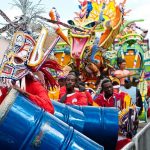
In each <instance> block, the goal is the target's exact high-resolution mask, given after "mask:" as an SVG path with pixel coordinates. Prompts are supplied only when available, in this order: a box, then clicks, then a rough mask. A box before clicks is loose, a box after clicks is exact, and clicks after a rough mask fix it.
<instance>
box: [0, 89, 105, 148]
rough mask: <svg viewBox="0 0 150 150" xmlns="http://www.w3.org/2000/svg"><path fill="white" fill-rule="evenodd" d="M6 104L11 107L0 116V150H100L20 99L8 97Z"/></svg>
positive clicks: (18, 95) (36, 107) (26, 101)
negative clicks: (8, 102) (10, 102)
mask: <svg viewBox="0 0 150 150" xmlns="http://www.w3.org/2000/svg"><path fill="white" fill-rule="evenodd" d="M10 93H11V92H10ZM10 93H9V94H10ZM13 98H15V100H13ZM8 99H9V100H8ZM7 100H8V101H10V100H12V104H10V105H9V106H7V107H5V108H7V110H6V109H5V108H4V106H3V108H4V110H6V111H5V113H4V112H3V114H4V115H0V149H1V150H33V149H34V150H35V149H38V150H39V149H40V150H75V149H76V150H80V149H82V150H103V147H102V146H100V145H98V144H97V143H95V142H94V141H92V140H91V139H89V138H87V137H86V136H84V135H83V134H81V133H80V132H78V131H76V130H74V129H73V127H70V126H68V125H67V124H66V123H64V122H63V121H61V120H59V119H58V118H56V117H55V116H53V115H51V114H49V113H47V112H45V111H44V110H43V109H41V108H39V107H38V106H35V105H34V104H33V103H31V102H30V101H29V100H28V99H27V98H25V97H24V96H23V95H21V94H18V93H15V94H14V95H13V96H12V95H11V97H10V95H8V97H6V98H5V100H4V101H5V103H6V102H7ZM13 101H14V102H13ZM1 105H3V103H2V104H1ZM0 108H2V107H1V106H0ZM0 111H3V110H0Z"/></svg>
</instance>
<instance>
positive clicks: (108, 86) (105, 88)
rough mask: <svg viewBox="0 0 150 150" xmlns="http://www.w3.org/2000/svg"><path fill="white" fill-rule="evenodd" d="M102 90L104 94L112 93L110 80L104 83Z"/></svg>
mask: <svg viewBox="0 0 150 150" xmlns="http://www.w3.org/2000/svg"><path fill="white" fill-rule="evenodd" d="M103 91H104V92H105V94H106V95H113V86H112V83H111V82H107V83H104V85H103Z"/></svg>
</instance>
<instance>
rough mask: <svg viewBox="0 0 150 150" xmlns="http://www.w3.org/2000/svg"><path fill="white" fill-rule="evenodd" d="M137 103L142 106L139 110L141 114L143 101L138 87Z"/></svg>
mask: <svg viewBox="0 0 150 150" xmlns="http://www.w3.org/2000/svg"><path fill="white" fill-rule="evenodd" d="M136 105H137V106H138V107H140V108H141V109H140V112H139V115H140V114H141V112H142V110H143V101H142V96H141V93H140V90H139V89H138V88H137V89H136Z"/></svg>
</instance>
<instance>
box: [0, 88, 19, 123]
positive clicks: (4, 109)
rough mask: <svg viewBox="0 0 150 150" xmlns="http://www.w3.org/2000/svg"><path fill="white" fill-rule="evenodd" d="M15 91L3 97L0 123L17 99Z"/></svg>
mask: <svg viewBox="0 0 150 150" xmlns="http://www.w3.org/2000/svg"><path fill="white" fill-rule="evenodd" d="M17 93H18V92H17V90H15V89H11V91H10V92H9V94H8V95H7V96H6V97H5V99H4V100H3V102H2V103H1V105H0V121H1V119H2V118H3V117H4V116H5V114H6V113H7V110H9V108H10V107H11V105H12V104H13V103H14V101H15V99H16V97H17Z"/></svg>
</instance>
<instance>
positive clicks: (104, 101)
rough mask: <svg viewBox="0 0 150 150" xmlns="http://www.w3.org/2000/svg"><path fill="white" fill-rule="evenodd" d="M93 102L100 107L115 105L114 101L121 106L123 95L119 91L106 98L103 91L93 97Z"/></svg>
mask: <svg viewBox="0 0 150 150" xmlns="http://www.w3.org/2000/svg"><path fill="white" fill-rule="evenodd" d="M115 101H116V102H115ZM95 102H96V103H97V104H98V105H99V106H102V107H115V103H116V104H117V107H120V108H122V107H123V106H122V104H123V96H122V95H120V94H119V93H114V94H113V96H111V97H110V98H109V99H106V98H105V96H104V93H102V94H100V95H99V96H98V97H97V98H96V99H95Z"/></svg>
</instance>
